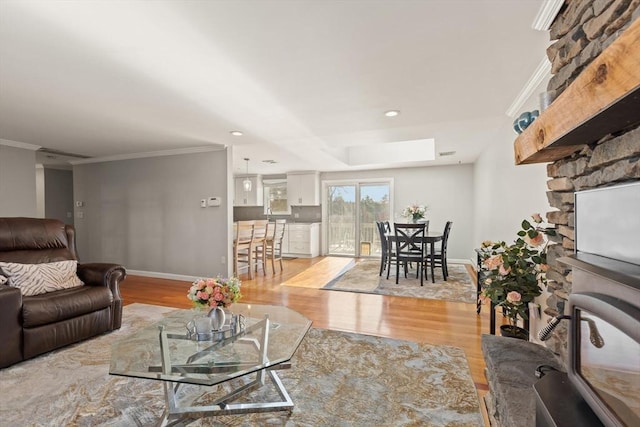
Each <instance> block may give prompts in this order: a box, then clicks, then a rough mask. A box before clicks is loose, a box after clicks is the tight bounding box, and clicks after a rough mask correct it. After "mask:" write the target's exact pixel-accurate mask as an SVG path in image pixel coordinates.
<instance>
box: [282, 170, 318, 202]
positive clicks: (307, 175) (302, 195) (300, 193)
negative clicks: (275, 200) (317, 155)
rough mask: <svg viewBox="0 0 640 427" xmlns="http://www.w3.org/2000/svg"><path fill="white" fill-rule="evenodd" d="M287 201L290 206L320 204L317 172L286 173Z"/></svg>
mask: <svg viewBox="0 0 640 427" xmlns="http://www.w3.org/2000/svg"><path fill="white" fill-rule="evenodd" d="M287 199H288V201H289V205H291V206H317V205H319V204H320V175H319V174H318V172H289V173H287Z"/></svg>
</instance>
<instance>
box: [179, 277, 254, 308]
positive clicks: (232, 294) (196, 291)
mask: <svg viewBox="0 0 640 427" xmlns="http://www.w3.org/2000/svg"><path fill="white" fill-rule="evenodd" d="M240 285H241V282H240V280H239V279H238V278H237V277H230V278H229V279H223V278H220V277H216V278H215V279H213V278H205V279H198V280H196V281H195V282H193V284H192V285H191V288H189V292H188V293H187V298H189V299H190V300H191V301H193V303H194V305H195V306H196V307H211V308H213V307H229V306H231V304H233V303H234V302H238V301H239V300H240V298H241V297H242V295H241V294H240Z"/></svg>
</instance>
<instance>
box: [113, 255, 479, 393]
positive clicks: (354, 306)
mask: <svg viewBox="0 0 640 427" xmlns="http://www.w3.org/2000/svg"><path fill="white" fill-rule="evenodd" d="M322 259H323V258H322V257H318V258H314V259H295V260H286V261H285V264H284V272H282V273H280V271H279V269H278V267H277V266H276V274H275V275H273V274H272V272H271V266H270V265H269V266H268V267H269V268H268V272H267V274H266V275H263V274H262V271H259V272H258V274H256V275H254V279H253V280H249V279H248V277H247V276H246V275H244V274H243V275H241V276H240V279H241V280H242V295H243V296H242V302H245V303H249V304H279V305H286V306H287V307H290V308H292V309H294V310H296V311H298V312H300V313H302V314H304V315H305V316H307V317H308V318H309V319H311V320H312V321H313V326H314V327H317V328H327V329H335V330H340V331H349V332H357V333H362V334H369V335H378V336H383V337H390V338H397V339H404V340H410V341H415V342H425V343H430V344H442V345H451V346H456V347H460V348H462V349H463V350H464V352H465V354H466V356H467V360H468V361H469V368H470V370H471V375H472V377H473V381H474V382H475V385H476V389H477V390H478V394H479V396H480V397H482V396H484V395H485V394H486V392H487V390H488V387H487V381H486V378H485V376H484V369H485V363H484V359H483V357H482V350H481V347H480V337H481V335H482V334H486V333H488V332H489V315H488V311H487V309H486V307H483V310H482V312H481V314H479V315H478V314H477V313H476V306H475V304H465V303H459V302H448V301H436V300H426V299H418V298H406V297H393V296H384V295H370V294H358V293H351V292H338V291H323V290H321V289H311V288H303V287H292V286H281V285H280V284H281V283H282V282H284V281H286V280H288V279H290V278H292V277H293V276H295V275H297V274H299V273H304V271H305V270H306V269H307V268H308V267H309V266H311V265H313V264H315V263H317V262H319V261H321V260H322ZM468 269H469V271H470V273H471V276H472V277H474V274H473V269H472V268H471V267H470V266H469V267H468ZM327 276H328V277H318V276H316V277H315V278H312V279H315V280H317V281H318V283H321V284H324V283H327V282H329V281H330V280H331V279H332V278H333V277H332V276H331V275H327ZM302 279H304V280H308V279H309V278H308V277H305V275H304V274H303V276H302ZM190 286H191V283H190V282H184V281H175V280H166V279H157V278H150V277H142V276H128V277H127V278H126V280H125V281H124V282H123V283H122V285H121V287H120V290H121V294H122V297H123V299H124V303H125V304H131V303H134V302H139V303H145V304H155V305H163V306H169V307H176V308H189V307H191V302H190V301H189V300H188V299H187V296H186V295H187V290H188V289H189V287H190ZM425 286H428V284H427V283H425Z"/></svg>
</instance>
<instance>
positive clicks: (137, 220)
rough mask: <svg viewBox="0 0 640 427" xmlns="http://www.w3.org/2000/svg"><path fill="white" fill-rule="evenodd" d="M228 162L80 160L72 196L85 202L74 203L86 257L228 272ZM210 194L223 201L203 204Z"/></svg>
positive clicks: (195, 272) (207, 156) (188, 157)
mask: <svg viewBox="0 0 640 427" xmlns="http://www.w3.org/2000/svg"><path fill="white" fill-rule="evenodd" d="M227 166H228V159H227V152H226V151H206V152H200V153H195V154H180V155H173V156H163V157H152V158H142V159H133V160H122V161H110V162H102V163H88V164H78V165H75V166H74V170H73V182H74V193H75V194H74V199H75V201H82V202H83V203H84V206H83V207H81V208H78V207H76V208H75V216H76V218H75V225H76V230H77V235H78V236H77V243H78V251H79V256H80V258H81V260H82V261H83V262H117V263H121V264H122V265H124V266H125V267H126V268H127V269H129V270H136V271H139V272H148V273H158V272H159V273H164V274H175V275H184V276H216V275H218V274H219V275H222V276H226V275H227V274H228V270H229V263H228V259H229V258H228V254H229V253H230V250H229V245H230V244H231V242H230V241H229V236H230V232H229V226H228V225H229V224H230V216H231V212H232V210H231V208H230V207H229V203H230V202H231V200H230V199H229V197H228V194H229V193H228V190H227V189H228V186H229V185H231V186H232V184H229V183H228V175H227ZM211 196H218V197H221V198H222V206H220V207H207V208H201V207H200V200H201V199H204V198H207V197H211ZM80 216H82V218H81V217H80ZM223 258H224V262H222V259H223Z"/></svg>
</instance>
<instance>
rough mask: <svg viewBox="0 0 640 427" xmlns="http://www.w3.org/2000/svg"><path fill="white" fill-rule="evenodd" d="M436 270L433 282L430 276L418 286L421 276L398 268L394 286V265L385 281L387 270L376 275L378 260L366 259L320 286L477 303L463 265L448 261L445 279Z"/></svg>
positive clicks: (349, 290) (331, 288)
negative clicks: (397, 276)
mask: <svg viewBox="0 0 640 427" xmlns="http://www.w3.org/2000/svg"><path fill="white" fill-rule="evenodd" d="M439 272H441V270H440V269H437V270H436V275H435V276H436V282H435V283H431V276H429V280H427V279H426V278H425V279H424V286H420V279H419V278H418V279H416V272H415V270H411V269H409V273H408V275H407V278H405V277H404V274H403V271H402V267H401V268H400V279H399V280H398V284H397V285H396V270H395V266H392V267H391V274H390V275H389V280H387V275H386V272H385V273H383V274H382V276H379V275H378V274H379V273H380V261H373V260H365V261H361V262H359V263H357V264H355V265H353V267H352V268H350V269H349V270H347V271H346V272H344V274H342V275H340V276H339V277H336V278H335V279H334V280H332V281H331V283H329V284H327V285H326V286H324V287H323V288H322V289H327V290H331V291H347V292H363V293H368V294H379V295H395V296H403V297H413V298H425V299H437V300H446V301H459V302H466V303H469V304H475V303H476V300H477V295H476V287H475V285H474V283H473V280H471V277H470V276H469V273H468V272H467V268H466V267H465V265H464V264H449V277H448V278H447V281H446V282H445V281H444V280H443V279H442V275H441V274H438V273H439Z"/></svg>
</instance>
